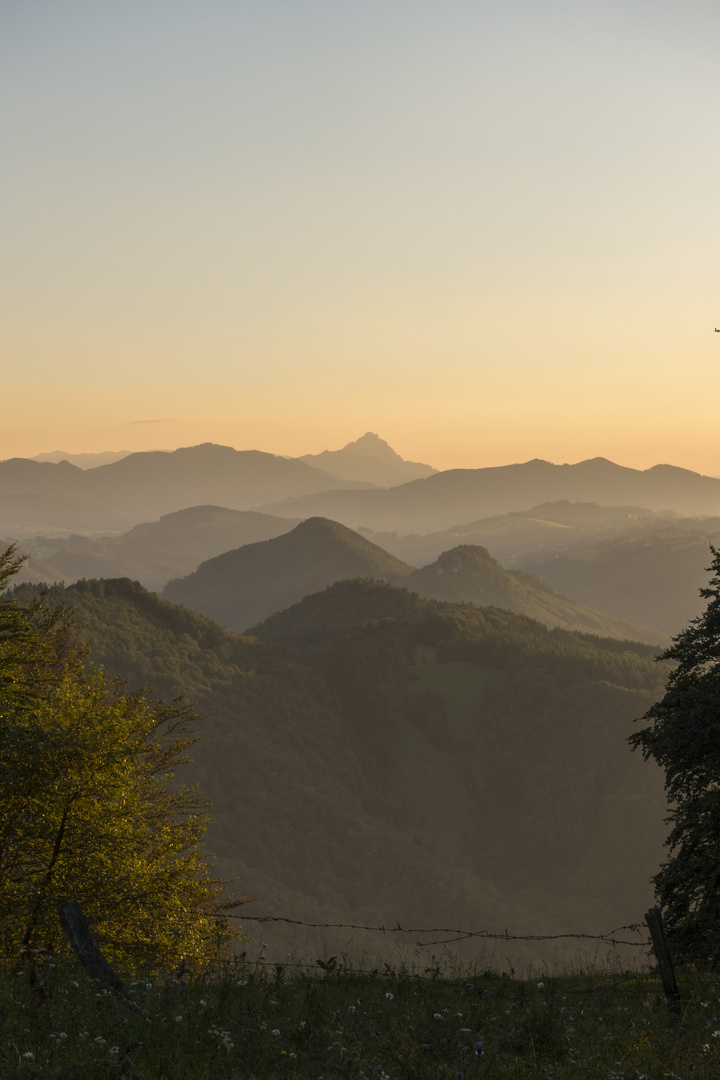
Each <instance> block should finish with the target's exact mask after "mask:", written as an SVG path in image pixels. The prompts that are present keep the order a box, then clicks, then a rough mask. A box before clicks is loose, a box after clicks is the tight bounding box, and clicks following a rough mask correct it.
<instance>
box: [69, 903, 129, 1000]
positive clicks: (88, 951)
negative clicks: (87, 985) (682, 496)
mask: <svg viewBox="0 0 720 1080" xmlns="http://www.w3.org/2000/svg"><path fill="white" fill-rule="evenodd" d="M57 910H58V915H59V916H60V922H61V923H62V924H63V927H64V929H65V933H66V934H67V936H68V937H69V938H70V942H71V944H72V947H73V949H74V950H75V952H76V953H77V955H78V958H79V960H80V963H81V964H82V966H83V967H84V968H85V970H86V972H87V973H88V975H89V976H90V978H91V979H95V980H96V981H97V982H99V983H101V984H102V985H103V986H106V987H108V988H109V989H110V990H117V991H120V992H121V991H122V990H123V989H124V987H123V984H122V981H121V980H120V978H119V977H118V976H117V975H116V974H115V972H114V971H113V969H112V968H111V967H110V965H109V964H108V962H107V960H106V959H105V957H104V956H103V954H102V953H101V952H100V950H99V949H98V947H97V945H96V944H95V942H94V941H93V936H92V934H91V933H90V930H89V928H88V924H87V923H86V921H85V916H84V915H83V913H82V911H81V909H80V905H79V904H78V902H77V900H66V901H65V903H64V904H58V909H57Z"/></svg>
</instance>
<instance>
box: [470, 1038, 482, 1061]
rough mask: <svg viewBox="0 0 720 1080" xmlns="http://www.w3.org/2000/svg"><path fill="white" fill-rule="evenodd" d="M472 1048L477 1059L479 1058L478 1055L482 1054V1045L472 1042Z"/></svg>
mask: <svg viewBox="0 0 720 1080" xmlns="http://www.w3.org/2000/svg"><path fill="white" fill-rule="evenodd" d="M472 1048H473V1050H474V1051H475V1053H476V1054H477V1055H478V1057H479V1056H480V1054H482V1052H483V1044H482V1043H481V1042H479V1041H478V1042H474V1043H473V1047H472Z"/></svg>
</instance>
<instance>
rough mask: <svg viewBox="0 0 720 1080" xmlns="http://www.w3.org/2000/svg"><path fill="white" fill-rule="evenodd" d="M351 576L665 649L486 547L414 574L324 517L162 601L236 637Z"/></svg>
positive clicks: (171, 590)
mask: <svg viewBox="0 0 720 1080" xmlns="http://www.w3.org/2000/svg"><path fill="white" fill-rule="evenodd" d="M353 577H362V578H377V579H380V580H384V581H390V582H394V583H405V584H406V585H407V587H408V588H409V589H411V590H413V591H415V592H417V593H419V594H420V595H421V596H425V597H429V598H433V599H438V600H450V601H452V602H455V603H458V602H459V603H471V604H476V605H479V606H482V607H485V606H488V605H493V606H495V607H502V608H507V609H508V610H510V611H514V612H517V613H518V614H521V615H529V616H530V617H531V618H535V619H539V620H540V621H541V622H544V623H545V625H547V626H551V627H553V626H562V627H565V628H566V629H571V630H581V631H584V632H587V633H593V634H599V635H601V636H604V637H616V638H621V639H625V638H629V639H632V640H636V641H646V642H652V643H653V644H657V645H662V646H664V645H667V644H669V641H668V639H667V637H666V636H665V635H664V634H663V633H662V632H658V631H653V630H651V629H648V628H647V627H643V626H639V625H637V624H636V623H633V622H630V621H628V620H623V619H619V618H616V617H613V616H612V615H603V614H601V613H600V612H598V611H594V610H592V609H591V608H588V607H584V606H583V605H581V604H579V603H578V602H577V601H576V600H573V599H571V598H569V597H566V596H561V595H560V594H559V593H557V592H555V590H554V589H552V588H550V587H549V586H547V585H545V584H544V583H543V582H542V581H541V580H540V579H539V578H536V577H534V576H532V575H530V574H527V573H524V572H523V571H520V570H505V569H504V568H503V567H502V566H501V565H500V564H499V563H498V562H497V561H496V560H495V559H493V558H492V557H491V556H490V555H489V553H488V552H487V551H486V550H485V548H482V547H473V546H468V545H465V546H460V547H456V548H453V549H452V550H450V551H446V552H444V553H443V554H442V555H441V556H440V558H439V559H437V561H436V562H435V563H433V564H432V565H431V566H427V567H425V568H423V569H421V570H414V571H413V570H412V568H411V567H410V566H407V565H406V564H405V563H402V562H401V561H400V560H399V559H396V558H395V557H394V556H393V555H390V554H389V553H388V552H387V551H384V550H383V549H382V548H380V547H378V546H377V545H375V544H372V543H370V541H368V540H367V539H366V538H365V537H363V536H361V535H360V534H359V533H356V532H353V531H352V530H351V529H347V528H345V526H344V525H339V524H338V523H337V522H334V521H328V520H327V519H326V518H310V519H308V520H307V521H305V522H302V524H300V525H298V526H297V527H296V528H295V529H293V530H292V531H291V532H287V533H285V534H284V535H283V536H280V537H277V538H276V539H274V540H267V541H265V542H261V543H257V544H250V545H247V546H246V547H243V548H240V549H239V550H237V551H228V552H226V553H225V554H223V555H220V556H218V557H216V558H214V559H209V560H208V561H207V562H205V563H203V564H201V565H200V566H199V567H198V568H197V570H196V571H195V572H194V573H192V574H189V575H188V576H187V577H185V578H183V579H181V580H176V581H171V582H169V583H168V585H167V586H166V587H165V590H164V592H163V596H164V597H165V599H167V600H171V601H172V602H173V603H177V604H184V605H186V606H187V607H189V608H192V609H193V610H194V611H198V612H200V613H201V614H203V615H207V616H208V617H209V618H212V619H215V620H216V621H217V622H219V623H220V624H221V625H222V626H225V627H227V628H228V629H230V630H236V631H239V632H241V631H243V630H245V629H246V628H247V627H248V626H252V625H253V624H254V623H256V622H260V621H262V620H263V619H265V618H267V616H268V615H271V614H272V613H273V612H274V611H281V610H282V609H283V608H287V607H290V605H291V604H294V603H296V602H297V601H298V600H301V599H302V598H303V597H304V596H307V595H308V594H309V593H313V592H316V591H317V590H319V589H322V588H325V587H327V586H328V585H332V584H333V583H334V582H336V581H341V580H343V579H346V578H353Z"/></svg>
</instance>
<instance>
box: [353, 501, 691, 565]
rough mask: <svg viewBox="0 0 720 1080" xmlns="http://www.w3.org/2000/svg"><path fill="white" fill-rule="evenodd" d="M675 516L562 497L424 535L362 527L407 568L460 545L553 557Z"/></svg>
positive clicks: (504, 557)
mask: <svg viewBox="0 0 720 1080" xmlns="http://www.w3.org/2000/svg"><path fill="white" fill-rule="evenodd" d="M676 516H677V515H675V514H673V513H671V512H665V513H661V512H656V511H653V510H645V509H643V508H642V507H637V506H601V505H599V504H598V503H571V502H568V500H567V499H563V500H560V501H559V502H554V503H542V504H540V505H539V506H533V507H531V508H530V509H529V510H518V511H513V513H511V514H499V515H497V516H496V517H489V518H481V519H480V520H479V521H470V522H468V523H467V524H465V525H454V526H452V528H449V529H442V530H440V531H439V532H434V533H425V534H423V535H418V534H417V533H409V534H405V535H399V534H398V533H397V532H384V533H383V532H374V531H373V530H371V529H362V530H360V531H361V532H362V534H363V535H364V536H367V538H368V539H369V540H372V541H373V543H374V544H379V545H380V546H381V547H384V548H386V549H387V550H388V551H391V552H392V553H393V555H397V557H398V558H399V559H403V561H404V562H407V563H410V565H411V566H425V565H426V564H427V563H428V562H431V561H432V560H433V559H436V558H437V557H438V555H440V554H441V553H442V552H443V551H447V550H448V548H452V547H456V546H458V545H459V544H477V545H479V546H480V547H485V548H487V549H488V551H489V552H490V553H491V555H493V556H494V557H495V558H496V559H499V560H500V562H502V563H503V564H504V565H506V566H523V565H524V561H523V560H525V559H533V558H535V559H537V558H547V559H551V558H552V557H553V556H554V555H556V554H565V553H567V552H568V551H572V550H574V549H575V548H583V547H588V546H593V545H598V544H601V543H602V542H603V541H605V540H607V539H609V538H611V537H615V536H624V535H627V534H629V533H631V532H633V531H635V530H637V529H639V528H640V527H641V526H642V525H643V524H646V523H650V522H653V521H657V522H658V523H660V524H668V521H669V520H672V519H674V518H675V517H676Z"/></svg>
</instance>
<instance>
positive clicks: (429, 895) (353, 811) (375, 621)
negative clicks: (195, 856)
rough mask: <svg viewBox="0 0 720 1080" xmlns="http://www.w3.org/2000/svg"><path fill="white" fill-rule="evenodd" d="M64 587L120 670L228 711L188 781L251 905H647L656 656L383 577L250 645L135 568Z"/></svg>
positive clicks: (439, 911) (580, 914)
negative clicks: (161, 595) (641, 720)
mask: <svg viewBox="0 0 720 1080" xmlns="http://www.w3.org/2000/svg"><path fill="white" fill-rule="evenodd" d="M18 594H19V595H20V596H21V597H22V596H24V597H27V596H29V595H33V590H32V588H31V587H29V586H21V587H20V589H19V592H18ZM50 598H51V600H52V601H54V602H55V601H63V602H69V603H72V604H75V605H77V608H78V611H79V614H80V617H81V618H82V619H83V620H85V621H86V622H87V624H88V632H89V633H90V634H91V635H92V636H93V637H94V638H95V643H94V645H93V656H94V658H95V660H96V661H97V662H100V663H102V664H104V665H105V667H106V668H107V669H108V670H110V671H114V672H117V673H119V674H121V675H123V676H126V677H127V678H128V679H129V680H130V681H131V685H137V684H138V683H146V682H147V683H151V684H153V685H154V686H156V687H157V690H158V692H159V693H161V694H162V695H163V696H166V697H171V696H174V695H175V694H177V693H181V692H182V693H185V694H186V695H187V696H188V697H190V698H192V699H195V700H196V701H197V703H198V705H199V707H200V708H201V709H203V710H207V711H211V712H212V714H213V715H212V716H211V717H210V718H209V719H208V720H207V721H206V722H205V725H204V731H203V738H202V740H201V742H200V743H199V744H198V746H197V748H196V750H195V762H194V764H193V765H192V766H191V767H189V768H188V775H189V776H191V777H193V778H195V779H197V780H198V781H199V782H200V783H201V785H202V787H203V788H204V789H205V790H206V791H207V792H208V793H209V794H210V796H211V797H212V799H213V802H214V810H213V818H212V824H211V829H210V833H209V843H210V846H211V848H213V849H214V850H215V851H216V852H217V853H218V856H219V860H218V861H219V866H218V869H219V870H220V871H221V873H222V874H223V875H224V876H229V877H236V878H237V879H238V885H237V888H238V891H239V892H240V893H242V894H245V893H249V894H250V895H253V896H256V897H258V901H257V903H256V904H255V905H253V906H252V908H249V909H247V910H248V914H253V915H263V914H277V913H285V914H291V915H292V916H293V917H295V918H298V919H301V920H305V921H308V922H317V921H321V920H320V919H319V918H318V914H319V913H321V914H322V921H327V922H332V921H337V922H341V921H348V919H349V920H351V921H354V922H357V923H366V924H373V925H375V924H383V923H386V922H387V921H388V920H390V919H401V920H402V921H403V924H405V923H408V924H410V923H412V924H414V925H420V926H422V925H448V926H452V925H467V926H480V925H485V926H501V927H508V929H509V930H510V932H511V933H512V932H521V933H556V932H563V931H566V930H567V929H568V928H569V927H572V928H573V929H574V930H576V931H583V930H586V931H587V932H590V933H597V932H598V928H599V929H600V930H602V929H604V928H606V927H608V926H615V925H623V924H625V923H629V922H634V921H636V920H637V917H638V912H642V911H644V910H645V908H646V907H647V905H648V903H649V900H650V899H651V889H650V885H649V878H650V875H651V874H652V873H653V872H654V871H655V869H656V868H657V865H658V862H659V860H660V857H661V853H662V841H663V839H664V832H665V827H664V824H663V815H664V798H663V793H662V784H661V778H660V776H659V775H658V773H657V771H656V770H655V769H654V768H652V767H651V766H649V765H647V764H645V763H644V762H643V761H642V760H641V759H640V758H639V757H638V755H633V754H631V753H630V752H629V750H628V748H627V746H626V744H625V737H626V735H627V734H628V732H629V731H630V730H631V729H632V722H633V719H634V718H635V717H636V716H638V715H641V714H642V713H643V712H644V711H645V709H646V708H647V706H648V705H649V703H650V702H651V701H652V700H654V699H655V698H656V697H657V696H658V694H659V691H660V687H661V683H662V681H663V672H662V670H661V669H660V667H659V666H658V665H656V664H654V663H653V661H652V655H653V652H654V650H653V649H652V647H647V646H642V645H637V644H633V643H625V644H621V643H618V642H604V641H600V640H592V639H590V638H588V637H582V636H579V635H577V634H573V633H570V632H567V631H561V630H553V631H549V630H547V629H546V628H545V627H544V626H542V625H541V624H539V623H536V622H533V621H532V620H531V619H528V618H525V617H522V616H517V615H513V614H512V613H510V612H507V611H500V610H497V609H485V610H479V609H475V608H472V607H470V606H458V605H452V604H447V603H441V602H438V601H428V600H423V599H421V598H420V597H418V596H417V595H412V594H410V593H408V592H406V591H405V590H403V589H401V588H397V587H394V586H391V585H388V584H384V583H381V582H367V581H350V582H348V581H345V582H341V583H339V584H336V585H334V586H332V587H331V588H329V589H327V590H326V591H324V592H322V593H319V594H315V595H313V596H310V597H307V598H306V599H305V600H303V601H302V602H301V603H300V604H298V605H295V606H294V607H292V608H290V609H289V610H288V611H287V612H284V613H281V614H278V615H275V616H273V617H272V618H271V619H269V620H268V621H267V622H266V623H264V624H262V625H261V626H259V627H257V628H256V637H254V638H253V637H238V636H236V635H234V634H231V633H228V632H227V631H225V630H223V629H222V628H221V627H219V626H218V625H217V624H214V623H212V622H210V620H208V619H205V618H203V617H201V616H199V615H196V614H194V613H193V612H190V611H188V610H186V609H182V608H178V607H175V606H174V605H172V604H170V603H167V602H165V601H162V600H160V599H158V597H156V596H154V595H153V594H150V593H148V592H146V591H145V590H144V589H143V588H141V587H140V586H138V585H137V584H133V583H132V582H130V581H127V580H118V581H104V582H103V581H90V582H81V583H79V584H78V585H76V586H73V587H71V588H68V589H61V588H54V589H52V590H51V593H50ZM328 933H329V932H328ZM318 934H319V935H320V936H319V937H317V938H313V939H311V940H310V939H307V940H306V939H303V940H304V942H305V944H304V945H303V948H304V947H305V946H307V947H308V948H317V949H318V950H319V951H318V953H317V955H323V953H322V949H323V947H324V944H328V945H329V944H330V942H329V939H328V938H327V935H326V936H325V937H323V935H322V934H321V933H320V931H318ZM275 940H276V939H273V941H275ZM308 940H310V944H308ZM282 941H283V942H284V941H286V939H282ZM333 943H334V945H335V946H337V944H338V942H337V939H333ZM358 943H359V939H356V940H355V945H358ZM287 944H288V945H289V940H287ZM278 947H280V946H279V945H278Z"/></svg>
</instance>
